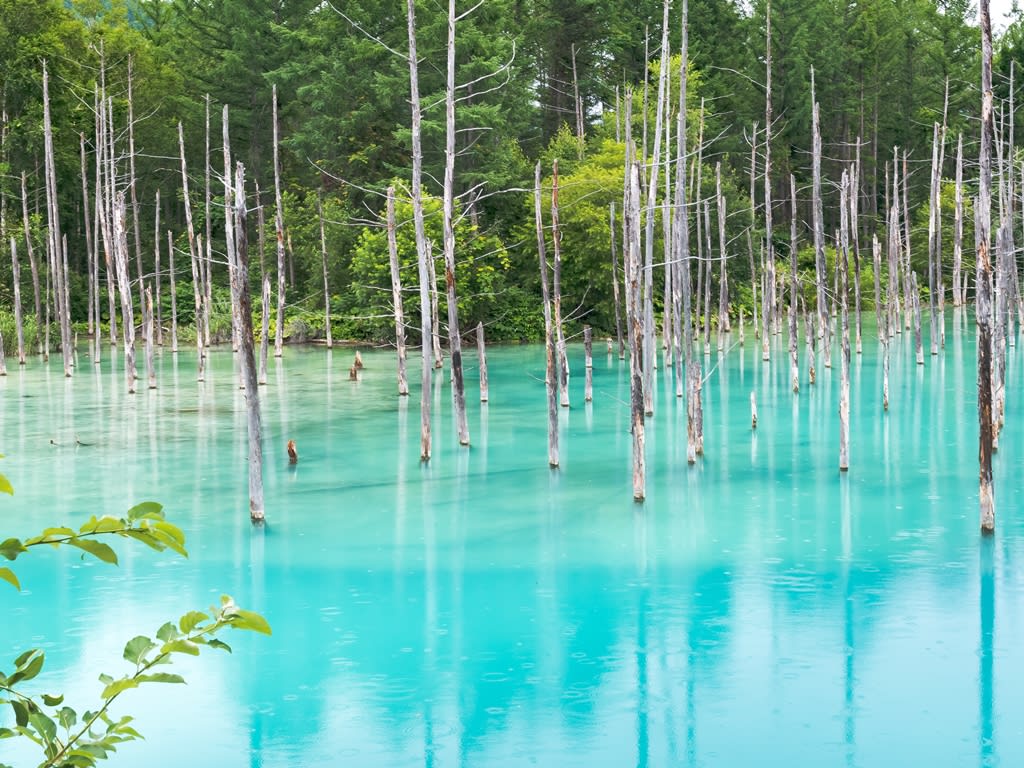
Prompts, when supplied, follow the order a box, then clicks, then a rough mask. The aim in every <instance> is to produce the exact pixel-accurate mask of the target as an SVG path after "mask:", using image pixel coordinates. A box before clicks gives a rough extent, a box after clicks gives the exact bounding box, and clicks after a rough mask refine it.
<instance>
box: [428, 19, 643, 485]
mask: <svg viewBox="0 0 1024 768" xmlns="http://www.w3.org/2000/svg"><path fill="white" fill-rule="evenodd" d="M411 1H412V0H410V2H411ZM540 168H541V165H540V161H538V162H537V167H536V168H535V170H534V187H533V214H534V221H535V224H536V228H537V253H538V254H539V257H540V290H541V298H542V301H543V303H544V350H545V358H546V361H547V365H546V367H545V374H544V385H545V387H546V389H547V396H548V466H550V467H557V466H558V462H559V456H558V371H557V361H558V349H557V347H556V344H555V335H554V326H553V322H552V318H551V295H550V293H549V291H548V261H547V253H546V248H545V239H544V217H543V208H542V206H541V183H540ZM614 205H615V204H614V203H612V206H613V209H612V210H613V211H614ZM614 239H615V236H614V233H613V235H612V240H613V242H614ZM623 258H624V259H625V258H626V254H625V253H623ZM626 279H627V280H628V275H626ZM627 290H628V287H627ZM628 309H629V308H628V305H627V312H628Z"/></svg>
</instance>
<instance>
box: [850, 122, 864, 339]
mask: <svg viewBox="0 0 1024 768" xmlns="http://www.w3.org/2000/svg"><path fill="white" fill-rule="evenodd" d="M859 199H860V136H858V137H857V153H856V160H855V161H854V164H853V176H852V178H851V179H850V240H851V241H852V244H853V317H854V325H855V328H856V334H857V340H856V343H857V354H858V355H859V354H861V353H862V352H863V345H862V343H861V322H860V320H861V318H860V214H859ZM847 278H849V274H847Z"/></svg>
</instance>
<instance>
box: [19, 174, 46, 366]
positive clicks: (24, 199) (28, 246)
mask: <svg viewBox="0 0 1024 768" xmlns="http://www.w3.org/2000/svg"><path fill="white" fill-rule="evenodd" d="M21 218H22V222H23V224H24V227H25V250H26V251H27V252H28V264H29V268H30V269H31V270H32V295H33V298H34V299H35V307H36V347H37V352H38V353H42V351H43V346H42V340H43V305H42V301H41V300H40V296H39V266H38V264H37V263H36V257H35V249H33V247H32V230H31V228H30V227H29V218H28V193H27V192H26V190H25V172H24V171H22V172H21Z"/></svg>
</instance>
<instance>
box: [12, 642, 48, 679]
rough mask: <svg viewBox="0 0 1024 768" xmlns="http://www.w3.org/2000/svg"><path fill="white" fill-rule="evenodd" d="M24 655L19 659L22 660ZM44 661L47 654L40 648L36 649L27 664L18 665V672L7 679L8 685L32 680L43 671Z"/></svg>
mask: <svg viewBox="0 0 1024 768" xmlns="http://www.w3.org/2000/svg"><path fill="white" fill-rule="evenodd" d="M24 655H25V654H22V656H19V657H18V658H22V657H23V656H24ZM44 661H45V654H44V653H43V652H42V651H41V650H39V649H38V648H36V649H34V650H33V651H32V653H31V654H30V656H29V658H28V659H27V660H26V661H25V662H23V663H21V664H17V667H18V669H17V671H16V672H15V673H14V674H13V675H11V676H10V677H9V678H8V679H7V683H8V685H14V684H15V683H20V682H24V681H25V680H31V679H32V678H34V677H35V676H36V675H38V674H39V673H40V672H41V671H42V669H43V662H44Z"/></svg>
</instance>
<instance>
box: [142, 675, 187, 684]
mask: <svg viewBox="0 0 1024 768" xmlns="http://www.w3.org/2000/svg"><path fill="white" fill-rule="evenodd" d="M135 679H136V680H138V681H139V682H140V683H184V682H185V678H184V677H182V676H181V675H175V674H172V673H170V672H153V673H152V674H148V675H139V676H138V677H136V678H135Z"/></svg>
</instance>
